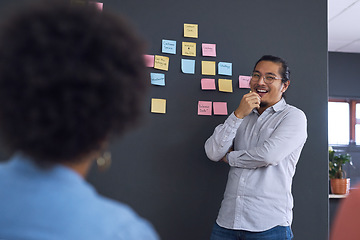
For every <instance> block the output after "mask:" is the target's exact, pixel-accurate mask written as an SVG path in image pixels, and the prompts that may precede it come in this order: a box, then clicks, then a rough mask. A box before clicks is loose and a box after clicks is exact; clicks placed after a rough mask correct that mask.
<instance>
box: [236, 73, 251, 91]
mask: <svg viewBox="0 0 360 240" xmlns="http://www.w3.org/2000/svg"><path fill="white" fill-rule="evenodd" d="M250 80H251V76H242V75H240V76H239V88H250Z"/></svg>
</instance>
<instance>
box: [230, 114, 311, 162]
mask: <svg viewBox="0 0 360 240" xmlns="http://www.w3.org/2000/svg"><path fill="white" fill-rule="evenodd" d="M306 138H307V120H306V116H305V114H304V113H303V112H302V111H301V110H299V109H296V110H293V111H291V112H289V113H288V114H286V115H285V117H284V118H283V119H282V120H281V123H280V124H279V125H278V126H277V127H276V129H274V131H273V132H272V133H271V134H270V136H269V138H268V139H265V141H264V143H263V144H262V145H261V146H257V147H254V148H252V149H246V150H239V151H232V152H230V153H229V154H228V156H227V159H228V161H229V165H230V166H233V167H241V168H250V169H254V168H259V167H266V166H269V165H277V164H278V163H279V162H280V161H281V160H283V159H285V158H286V157H287V156H289V155H290V154H292V153H293V152H294V151H295V150H297V149H299V148H302V146H303V145H304V143H305V141H306Z"/></svg>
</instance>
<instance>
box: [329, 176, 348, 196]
mask: <svg viewBox="0 0 360 240" xmlns="http://www.w3.org/2000/svg"><path fill="white" fill-rule="evenodd" d="M330 185H331V192H332V194H348V193H349V190H350V178H332V179H330Z"/></svg>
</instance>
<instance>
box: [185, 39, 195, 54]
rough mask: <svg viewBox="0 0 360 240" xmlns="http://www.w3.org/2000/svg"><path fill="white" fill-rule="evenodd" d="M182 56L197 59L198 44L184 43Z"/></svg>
mask: <svg viewBox="0 0 360 240" xmlns="http://www.w3.org/2000/svg"><path fill="white" fill-rule="evenodd" d="M182 55H184V56H192V57H196V43H193V42H183V43H182Z"/></svg>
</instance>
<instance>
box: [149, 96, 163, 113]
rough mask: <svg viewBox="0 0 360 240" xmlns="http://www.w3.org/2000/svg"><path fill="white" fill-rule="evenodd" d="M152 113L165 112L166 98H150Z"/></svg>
mask: <svg viewBox="0 0 360 240" xmlns="http://www.w3.org/2000/svg"><path fill="white" fill-rule="evenodd" d="M151 112H152V113H166V99H160V98H152V99H151Z"/></svg>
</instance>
